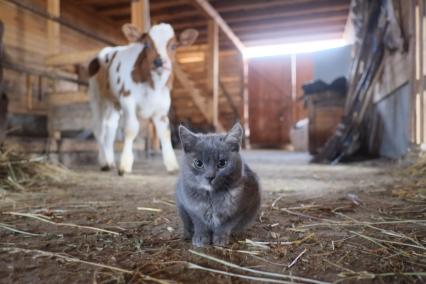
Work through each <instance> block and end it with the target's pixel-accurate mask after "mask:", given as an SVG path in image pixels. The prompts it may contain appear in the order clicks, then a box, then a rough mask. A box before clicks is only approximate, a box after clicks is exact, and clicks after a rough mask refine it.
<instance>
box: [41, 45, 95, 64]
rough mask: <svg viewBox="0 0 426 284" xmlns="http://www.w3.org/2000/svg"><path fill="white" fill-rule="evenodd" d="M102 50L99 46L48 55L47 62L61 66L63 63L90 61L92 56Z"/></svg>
mask: <svg viewBox="0 0 426 284" xmlns="http://www.w3.org/2000/svg"><path fill="white" fill-rule="evenodd" d="M99 51H100V49H99V48H96V49H91V50H85V51H76V52H67V53H59V54H55V55H51V56H47V57H46V61H45V62H46V64H47V65H50V66H61V65H75V64H82V63H87V62H89V61H90V60H91V59H92V58H94V57H95V56H96V54H98V52H99Z"/></svg>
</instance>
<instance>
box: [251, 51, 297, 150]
mask: <svg viewBox="0 0 426 284" xmlns="http://www.w3.org/2000/svg"><path fill="white" fill-rule="evenodd" d="M248 90H249V126H250V144H251V145H253V146H254V147H273V148H278V147H281V146H283V145H285V144H287V143H289V133H290V127H291V125H292V96H291V91H292V88H291V58H290V56H285V57H284V56H280V57H266V58H258V59H251V60H250V61H249V74H248Z"/></svg>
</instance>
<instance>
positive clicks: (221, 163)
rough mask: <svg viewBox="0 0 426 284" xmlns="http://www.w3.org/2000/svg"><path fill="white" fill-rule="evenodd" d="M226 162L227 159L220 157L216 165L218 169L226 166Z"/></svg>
mask: <svg viewBox="0 0 426 284" xmlns="http://www.w3.org/2000/svg"><path fill="white" fill-rule="evenodd" d="M227 164H228V161H227V160H225V159H220V160H219V162H218V163H217V167H218V168H219V169H222V168H224V167H226V165H227Z"/></svg>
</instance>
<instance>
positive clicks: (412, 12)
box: [410, 1, 417, 143]
mask: <svg viewBox="0 0 426 284" xmlns="http://www.w3.org/2000/svg"><path fill="white" fill-rule="evenodd" d="M410 5H411V6H410V19H411V20H410V62H411V74H410V81H411V82H410V86H411V99H410V105H411V107H410V133H411V142H413V143H416V96H417V76H416V69H417V56H416V37H417V34H416V1H412V2H410Z"/></svg>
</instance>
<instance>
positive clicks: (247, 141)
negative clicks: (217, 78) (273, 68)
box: [241, 55, 250, 149]
mask: <svg viewBox="0 0 426 284" xmlns="http://www.w3.org/2000/svg"><path fill="white" fill-rule="evenodd" d="M241 60H242V62H243V68H242V74H241V85H242V88H241V92H242V97H243V121H242V125H243V128H244V147H245V148H246V149H249V148H250V126H249V93H248V92H249V90H248V71H249V66H248V61H247V59H246V58H244V56H242V55H241Z"/></svg>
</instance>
